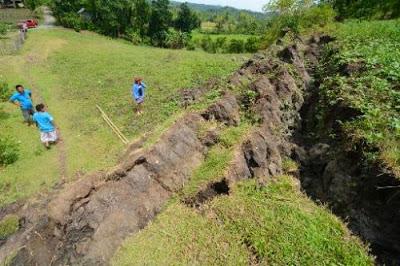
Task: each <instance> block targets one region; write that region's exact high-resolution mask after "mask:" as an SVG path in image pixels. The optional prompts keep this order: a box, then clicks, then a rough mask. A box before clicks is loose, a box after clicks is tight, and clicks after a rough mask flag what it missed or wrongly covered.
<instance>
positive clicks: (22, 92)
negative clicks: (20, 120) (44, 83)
mask: <svg viewBox="0 0 400 266" xmlns="http://www.w3.org/2000/svg"><path fill="white" fill-rule="evenodd" d="M15 90H16V92H15V93H14V94H13V95H12V96H11V98H10V102H12V103H13V104H15V105H16V106H18V107H19V108H20V109H21V112H22V116H23V117H24V122H25V123H27V124H28V126H30V125H31V124H33V121H32V115H33V114H34V113H35V111H34V110H33V104H32V92H31V91H30V90H28V89H25V88H24V86H22V85H17V86H16V87H15Z"/></svg>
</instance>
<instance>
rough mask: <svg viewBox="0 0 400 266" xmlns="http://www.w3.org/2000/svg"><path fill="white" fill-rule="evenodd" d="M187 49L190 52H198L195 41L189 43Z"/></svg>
mask: <svg viewBox="0 0 400 266" xmlns="http://www.w3.org/2000/svg"><path fill="white" fill-rule="evenodd" d="M186 49H187V50H188V51H194V50H196V44H195V43H194V42H193V41H189V42H188V44H187V45H186Z"/></svg>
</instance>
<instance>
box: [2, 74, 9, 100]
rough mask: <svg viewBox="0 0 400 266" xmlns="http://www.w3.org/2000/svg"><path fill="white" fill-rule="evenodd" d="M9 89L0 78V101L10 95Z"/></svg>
mask: <svg viewBox="0 0 400 266" xmlns="http://www.w3.org/2000/svg"><path fill="white" fill-rule="evenodd" d="M10 94H11V91H10V88H9V87H8V84H7V82H5V81H4V80H1V79H0V102H6V101H7V100H8V98H9V97H10Z"/></svg>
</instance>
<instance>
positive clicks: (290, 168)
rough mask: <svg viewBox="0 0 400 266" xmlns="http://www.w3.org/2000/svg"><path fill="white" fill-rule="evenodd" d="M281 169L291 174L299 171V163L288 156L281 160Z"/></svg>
mask: <svg viewBox="0 0 400 266" xmlns="http://www.w3.org/2000/svg"><path fill="white" fill-rule="evenodd" d="M282 170H283V172H284V173H286V174H293V173H297V172H298V171H299V164H298V163H297V162H295V161H293V160H292V159H290V158H284V159H283V160H282Z"/></svg>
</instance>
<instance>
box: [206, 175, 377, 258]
mask: <svg viewBox="0 0 400 266" xmlns="http://www.w3.org/2000/svg"><path fill="white" fill-rule="evenodd" d="M232 194H233V196H232V197H221V198H217V199H216V200H215V201H214V202H213V203H212V205H211V208H212V210H213V211H214V212H215V213H216V214H217V216H218V217H219V220H220V221H221V222H222V223H224V225H225V226H226V229H227V230H228V231H229V232H230V233H231V234H241V237H242V239H243V241H245V242H246V243H247V244H248V245H249V246H250V247H251V249H252V250H254V252H255V253H256V254H257V257H258V258H259V260H261V261H262V262H263V263H266V264H268V265H373V260H372V258H370V257H369V256H368V253H367V249H366V248H365V247H364V246H363V245H362V244H361V242H360V241H359V240H358V239H357V238H355V237H352V236H351V235H350V233H349V231H348V230H347V229H346V227H345V226H344V225H343V223H342V222H341V221H340V220H339V219H338V218H336V217H335V216H334V215H332V214H331V213H330V212H329V211H328V210H327V209H325V208H323V207H319V206H316V205H315V204H314V203H313V202H312V201H311V200H309V199H308V198H307V197H306V196H304V195H303V194H302V193H301V192H300V191H299V190H298V189H297V188H296V185H295V182H294V181H293V179H292V177H289V176H282V177H280V179H279V181H278V182H276V183H272V184H269V185H268V186H266V187H259V186H257V185H256V182H255V181H249V182H243V183H241V184H239V185H238V186H236V187H235V188H234V190H233V192H232Z"/></svg>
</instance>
